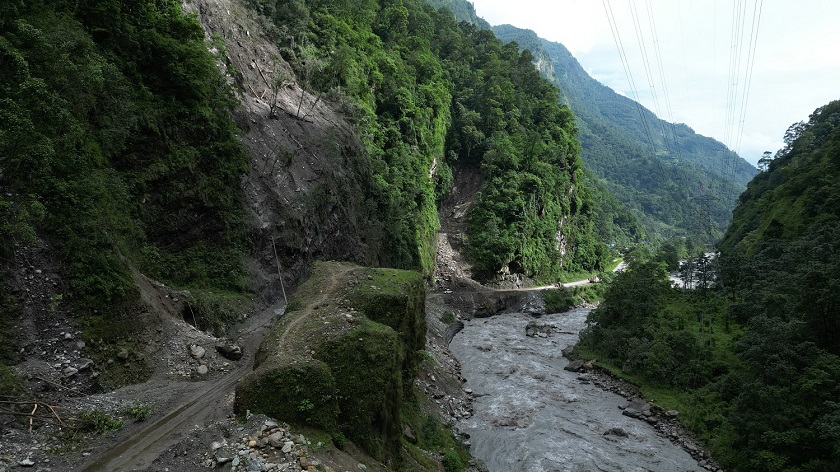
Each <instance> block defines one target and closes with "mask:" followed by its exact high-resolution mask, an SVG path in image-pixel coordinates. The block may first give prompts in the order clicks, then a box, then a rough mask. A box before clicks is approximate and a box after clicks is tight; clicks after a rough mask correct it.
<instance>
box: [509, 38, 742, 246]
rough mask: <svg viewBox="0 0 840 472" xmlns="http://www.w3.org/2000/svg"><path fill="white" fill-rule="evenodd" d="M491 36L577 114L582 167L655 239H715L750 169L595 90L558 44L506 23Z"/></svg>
mask: <svg viewBox="0 0 840 472" xmlns="http://www.w3.org/2000/svg"><path fill="white" fill-rule="evenodd" d="M493 31H494V32H495V33H496V35H497V36H498V37H500V38H501V39H502V40H504V41H515V42H517V43H518V44H519V46H520V47H521V48H523V49H528V50H530V51H532V52H533V54H534V56H535V58H536V59H537V64H538V67H539V69H540V70H541V72H542V73H543V75H544V76H546V77H547V78H549V80H550V81H551V82H552V83H554V84H555V85H557V87H558V88H559V89H560V90H561V93H562V95H563V100H564V102H565V103H567V104H568V105H569V106H570V107H571V108H572V110H573V111H574V112H575V116H577V119H578V120H577V126H578V128H579V130H580V140H581V146H582V152H581V156H582V158H583V160H584V162H585V163H586V165H587V167H589V168H591V169H592V170H593V171H594V172H595V174H596V175H597V176H598V177H600V178H602V179H604V181H605V184H606V186H607V188H608V189H609V190H610V191H612V192H613V193H614V194H615V195H616V196H617V197H618V198H619V200H621V201H622V202H623V203H625V204H626V205H628V206H629V207H631V208H633V209H634V210H636V211H637V212H638V213H637V214H638V215H639V216H640V217H641V218H642V219H643V220H644V221H645V223H646V225H647V226H648V227H649V228H651V229H652V230H653V232H654V234H656V235H658V236H660V237H669V236H675V235H682V236H684V235H697V236H700V237H701V238H703V239H704V240H706V241H707V242H711V241H713V240H714V239H716V237H717V236H719V235H720V231H721V230H722V229H723V228H725V226H726V224H727V223H728V222H729V218H730V212H731V209H732V208H733V207H734V204H735V199H736V197H737V195H738V194H739V193H740V192H741V191H742V190H743V188H744V185H745V184H746V183H747V182H748V181H749V179H750V178H752V176H753V175H755V172H756V170H755V169H754V168H753V167H752V166H750V165H749V164H748V163H747V162H746V161H744V160H743V159H741V158H740V157H738V156H736V155H735V154H734V153H732V152H731V151H729V150H728V149H727V148H726V147H725V146H724V145H723V144H721V143H720V142H718V141H716V140H714V139H712V138H708V137H705V136H700V135H697V134H696V133H694V131H693V130H692V129H691V128H689V127H688V126H686V125H684V124H671V123H667V122H665V121H664V120H660V119H658V118H657V117H656V116H655V115H654V114H653V113H652V112H650V111H649V110H647V109H645V108H644V107H641V106H639V105H638V104H637V103H636V102H634V101H633V100H631V99H629V98H627V97H624V96H621V95H619V94H617V93H615V92H614V91H613V90H612V89H610V88H609V87H606V86H604V85H602V84H601V83H599V82H598V81H596V80H595V79H593V78H592V77H590V76H589V75H588V74H587V73H586V71H585V70H584V69H583V68H582V67H581V66H580V64H579V63H578V62H577V60H576V59H575V58H574V57H573V56H572V55H571V53H569V51H568V50H567V49H566V48H565V47H564V46H563V45H562V44H558V43H553V42H550V41H547V40H544V39H542V38H539V37H537V35H536V34H535V33H534V32H533V31H530V30H523V29H519V28H516V27H514V26H510V25H501V26H495V27H493ZM640 113H641V115H642V116H643V117H644V119H642V118H641V117H640Z"/></svg>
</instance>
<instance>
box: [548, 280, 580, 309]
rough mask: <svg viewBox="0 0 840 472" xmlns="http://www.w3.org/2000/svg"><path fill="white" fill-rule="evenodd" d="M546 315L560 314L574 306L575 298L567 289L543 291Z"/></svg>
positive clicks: (559, 288)
mask: <svg viewBox="0 0 840 472" xmlns="http://www.w3.org/2000/svg"><path fill="white" fill-rule="evenodd" d="M542 295H543V300H544V301H545V311H546V313H562V312H564V311H566V310H568V309H569V308H572V307H574V306H575V305H576V303H575V302H576V300H575V296H574V294H573V293H572V291H571V290H570V289H569V288H568V287H562V286H561V287H558V288H550V289H548V290H543V292H542Z"/></svg>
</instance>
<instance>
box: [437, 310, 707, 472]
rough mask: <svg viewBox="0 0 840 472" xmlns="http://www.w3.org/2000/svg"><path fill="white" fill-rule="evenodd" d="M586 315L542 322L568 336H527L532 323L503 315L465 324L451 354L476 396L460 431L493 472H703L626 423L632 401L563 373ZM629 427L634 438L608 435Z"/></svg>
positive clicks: (640, 424) (645, 427)
mask: <svg viewBox="0 0 840 472" xmlns="http://www.w3.org/2000/svg"><path fill="white" fill-rule="evenodd" d="M588 312H589V310H588V309H576V310H572V311H570V312H567V313H560V314H552V315H546V316H543V317H542V318H540V319H539V320H538V322H539V323H544V324H551V325H554V326H556V327H557V328H559V329H560V330H561V331H562V333H555V334H554V335H553V336H551V337H547V338H540V337H527V336H526V335H525V326H526V325H527V324H528V321H531V320H533V318H532V317H531V316H528V315H524V314H509V315H498V316H494V317H492V318H484V319H475V320H472V321H469V322H467V323H466V326H465V328H464V330H463V331H461V332H460V333H459V334H458V335H457V336H455V339H453V341H452V343H451V345H450V349H451V350H452V352H454V353H455V356H456V357H457V358H458V360H459V361H460V362H461V372H462V375H463V376H464V377H465V378H466V379H467V384H466V387H467V388H471V389H472V391H473V393H474V395H475V396H476V397H477V398H476V399H475V402H474V405H473V406H474V415H473V416H472V417H470V418H466V419H464V420H462V421H460V422H459V423H458V424H457V428H458V429H459V430H460V431H462V432H465V433H468V434H469V435H470V441H471V443H472V448H471V451H472V453H473V455H474V456H475V457H477V458H479V459H481V460H483V461H484V462H485V463H486V464H487V466H488V468H489V469H490V471H491V472H507V471H529V472H530V471H533V472H539V471H576V472H577V471H580V472H583V471H587V472H588V471H609V472H613V471H615V472H618V471H621V472H624V471H656V472H682V471H702V470H704V469H702V468H700V467H699V466H698V464H697V462H696V461H695V460H694V459H692V458H691V456H690V455H688V453H686V452H685V451H683V450H682V449H681V448H680V447H678V446H676V445H674V444H672V443H671V442H670V441H668V440H667V439H665V438H663V437H660V436H658V435H657V434H656V431H655V430H654V429H653V427H652V426H650V425H649V424H647V423H645V422H644V421H640V420H636V419H633V418H629V417H627V416H623V415H622V414H621V409H619V408H618V406H619V405H620V404H623V403H626V402H625V400H624V399H623V398H622V397H620V396H618V395H616V394H614V393H610V392H606V391H604V390H601V389H600V388H598V387H596V386H594V385H591V384H585V383H582V382H581V381H580V380H578V377H579V376H580V374H576V373H573V372H569V371H565V370H563V367H564V366H566V364H567V363H568V361H567V360H566V359H565V358H563V357H562V354H561V352H560V351H561V350H562V349H563V348H565V347H566V346H569V345H573V344H575V343H576V342H577V339H578V333H579V331H580V330H581V329H582V328H583V327H584V323H585V321H586V315H587V313H588ZM616 427H617V428H621V429H622V430H624V431H625V432H626V433H627V437H620V436H615V435H604V432H606V431H607V430H609V429H610V428H616Z"/></svg>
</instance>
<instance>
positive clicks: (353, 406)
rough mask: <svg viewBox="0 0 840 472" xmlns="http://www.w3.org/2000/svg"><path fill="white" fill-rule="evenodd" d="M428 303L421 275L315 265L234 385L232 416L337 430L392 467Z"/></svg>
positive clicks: (352, 266) (415, 371) (424, 331)
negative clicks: (262, 417) (256, 415)
mask: <svg viewBox="0 0 840 472" xmlns="http://www.w3.org/2000/svg"><path fill="white" fill-rule="evenodd" d="M424 304H425V284H424V281H423V279H422V277H421V276H420V274H419V273H416V272H411V271H402V270H393V269H370V268H362V267H359V266H355V265H351V264H344V263H336V262H329V263H327V262H320V263H317V264H316V265H315V267H314V268H313V269H312V273H311V275H310V278H309V280H308V281H307V282H305V283H304V284H303V285H301V286H300V288H299V289H298V291H297V293H296V294H295V296H294V297H293V298H292V299H291V300H290V301H289V306H288V307H287V310H286V315H285V316H283V317H282V318H281V319H280V320H279V321H278V323H277V324H276V325H275V326H274V327H273V328H272V330H271V332H270V334H269V335H268V336H267V337H266V338H265V340H264V341H263V342H262V344H261V345H260V347H259V350H258V351H257V354H256V365H255V369H254V371H253V372H251V373H250V374H248V375H247V376H246V377H245V378H244V379H243V380H242V381H241V382H240V383H239V385H238V386H237V388H236V399H235V408H236V411H237V412H240V413H244V412H245V411H246V410H250V411H251V412H252V413H264V414H266V415H268V416H271V417H275V418H278V419H282V420H284V421H288V422H291V423H296V424H299V425H307V426H312V427H316V428H319V429H322V430H324V431H327V432H331V433H332V432H337V431H341V432H342V433H343V434H344V435H345V436H346V437H348V438H349V439H351V440H353V441H354V442H356V444H358V445H360V446H361V447H362V448H364V449H365V450H366V451H367V452H368V453H370V454H371V455H373V456H374V457H376V458H377V459H379V460H382V461H384V462H388V461H391V460H392V459H396V458H397V457H398V455H399V450H400V436H401V435H402V426H401V419H400V409H401V406H402V401H403V398H404V396H405V395H406V394H407V393H408V392H410V390H409V389H410V388H411V385H412V383H413V380H414V377H415V376H416V374H417V371H418V368H419V362H420V356H419V351H420V350H421V349H423V347H424V345H425V333H426V322H425V305H424Z"/></svg>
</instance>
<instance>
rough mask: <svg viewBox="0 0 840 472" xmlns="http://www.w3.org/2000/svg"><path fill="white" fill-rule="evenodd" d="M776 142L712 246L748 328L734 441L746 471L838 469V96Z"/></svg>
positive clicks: (735, 400) (741, 347)
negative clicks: (780, 142)
mask: <svg viewBox="0 0 840 472" xmlns="http://www.w3.org/2000/svg"><path fill="white" fill-rule="evenodd" d="M785 144H786V146H785V148H784V149H782V150H780V151H779V152H778V153H777V155H776V159H775V160H773V161H772V163H771V164H770V166H769V169H768V170H767V171H766V172H763V173H761V174H759V175H758V176H756V178H755V179H753V181H752V182H750V184H749V185H748V187H747V191H746V192H744V193H743V194H742V195H741V197H740V202H739V205H738V207H737V208H736V209H735V212H734V213H733V219H732V224H731V226H730V227H729V229H728V230H727V232H726V236H725V237H724V239H723V241H722V242H721V244H720V250H721V255H722V256H721V258H722V261H721V270H722V274H723V277H724V283H725V284H726V287H727V290H729V291H730V293H731V297H732V300H733V303H732V305H731V307H730V311H731V313H732V314H733V315H734V317H735V318H736V319H737V320H739V321H740V322H743V323H745V324H746V325H747V328H748V331H747V335H746V336H745V337H744V339H743V340H742V341H741V342H740V343H739V345H738V346H737V352H738V355H739V356H740V357H741V359H743V362H744V363H745V366H746V369H747V372H748V375H745V376H744V377H743V379H742V388H741V389H740V390H739V391H738V392H737V393H735V394H733V395H732V398H731V401H732V403H733V404H734V407H735V408H734V412H733V418H732V422H733V429H734V431H735V433H736V439H735V440H734V445H735V447H736V448H743V449H744V450H745V453H742V454H740V455H739V456H738V459H739V460H740V461H742V462H743V463H745V464H749V465H750V467H752V470H758V469H763V470H782V469H784V470H837V469H838V468H840V403H838V402H837V400H838V398H840V311H838V308H839V307H840V279H838V274H840V187H838V182H840V101H834V102H831V103H829V104H828V105H825V106H824V107H821V108H819V109H817V110H816V111H815V112H814V113H813V114H812V115H811V117H810V120H809V121H808V122H807V123H797V124H795V125H794V126H792V127H791V128H790V129H789V130H788V133H787V134H786V135H785ZM746 451H749V452H752V455H750V454H747V453H746ZM745 470H746V467H745Z"/></svg>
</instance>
